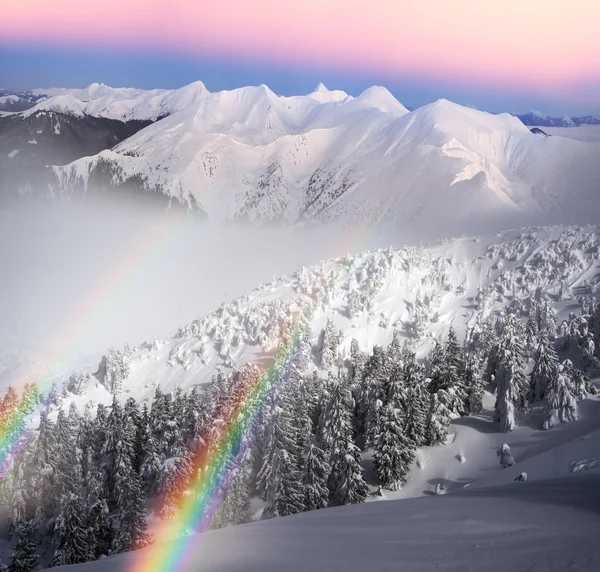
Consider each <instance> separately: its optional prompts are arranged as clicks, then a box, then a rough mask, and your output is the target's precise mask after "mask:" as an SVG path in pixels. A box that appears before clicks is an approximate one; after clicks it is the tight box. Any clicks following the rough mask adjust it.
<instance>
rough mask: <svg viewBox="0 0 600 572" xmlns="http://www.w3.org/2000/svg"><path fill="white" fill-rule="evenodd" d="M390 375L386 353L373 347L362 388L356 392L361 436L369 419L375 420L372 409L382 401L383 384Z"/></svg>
mask: <svg viewBox="0 0 600 572" xmlns="http://www.w3.org/2000/svg"><path fill="white" fill-rule="evenodd" d="M390 373H391V371H390V370H389V367H388V364H387V363H386V355H385V352H384V351H383V349H382V348H381V346H373V353H372V354H371V356H370V357H369V358H368V359H367V361H366V363H365V367H364V371H363V375H362V379H361V382H360V386H359V387H358V388H357V390H356V391H355V400H356V430H357V433H358V434H359V435H360V434H365V432H366V430H367V424H368V421H367V419H368V418H370V419H371V420H372V419H373V411H372V410H371V409H372V408H373V407H374V406H375V404H376V402H377V400H380V401H382V399H383V384H384V383H385V382H386V381H387V380H388V379H389V374H390ZM370 410H371V412H370V414H369V411H370ZM369 422H370V421H369Z"/></svg>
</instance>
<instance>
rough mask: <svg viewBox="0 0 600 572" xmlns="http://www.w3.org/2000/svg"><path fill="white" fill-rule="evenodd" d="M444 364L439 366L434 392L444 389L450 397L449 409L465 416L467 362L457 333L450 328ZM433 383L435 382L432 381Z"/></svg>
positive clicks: (433, 385)
mask: <svg viewBox="0 0 600 572" xmlns="http://www.w3.org/2000/svg"><path fill="white" fill-rule="evenodd" d="M442 355H443V362H442V364H441V365H440V366H437V368H436V371H435V374H436V381H435V382H434V383H433V384H432V391H438V390H439V389H443V390H444V391H445V392H446V393H447V394H448V396H449V399H450V402H449V403H448V408H449V409H450V411H452V412H453V413H456V414H457V415H464V414H465V403H466V401H467V393H466V389H465V386H464V377H465V361H464V358H463V354H462V349H461V347H460V344H459V343H458V338H457V337H456V332H455V331H454V328H452V326H450V329H449V330H448V337H447V339H446V344H445V345H444V351H443V354H442ZM432 381H433V380H432Z"/></svg>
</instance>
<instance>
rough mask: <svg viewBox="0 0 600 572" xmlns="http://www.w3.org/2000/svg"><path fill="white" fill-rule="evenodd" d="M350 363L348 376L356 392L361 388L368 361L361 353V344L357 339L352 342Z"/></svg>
mask: <svg viewBox="0 0 600 572" xmlns="http://www.w3.org/2000/svg"><path fill="white" fill-rule="evenodd" d="M348 361H349V363H348V375H349V377H350V383H351V385H352V390H353V391H355V389H356V388H358V387H359V386H360V381H361V379H362V375H363V371H364V369H365V364H366V361H367V356H366V354H365V353H364V352H363V351H361V349H360V344H359V343H358V340H357V339H356V338H352V341H351V342H350V358H349V360H348Z"/></svg>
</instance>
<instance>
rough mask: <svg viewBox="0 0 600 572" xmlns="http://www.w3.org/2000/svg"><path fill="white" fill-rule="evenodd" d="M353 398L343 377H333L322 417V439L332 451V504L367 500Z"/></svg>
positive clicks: (328, 450)
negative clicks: (355, 430) (353, 430)
mask: <svg viewBox="0 0 600 572" xmlns="http://www.w3.org/2000/svg"><path fill="white" fill-rule="evenodd" d="M352 410H353V400H352V397H351V395H350V392H349V390H348V387H347V384H346V383H344V381H343V380H340V379H337V380H332V382H331V388H330V394H329V400H328V402H327V403H326V404H325V405H324V407H323V412H322V415H321V420H320V436H321V442H322V443H323V446H324V448H325V450H326V451H327V452H328V453H329V462H330V465H331V471H330V473H329V479H328V488H329V504H330V505H331V506H339V505H343V504H349V503H359V502H363V501H364V499H365V498H366V496H367V493H368V487H367V484H366V483H365V481H364V479H363V476H362V467H361V466H360V461H361V455H360V449H359V448H358V447H357V446H356V445H355V444H354V442H353V437H352V427H353V423H352Z"/></svg>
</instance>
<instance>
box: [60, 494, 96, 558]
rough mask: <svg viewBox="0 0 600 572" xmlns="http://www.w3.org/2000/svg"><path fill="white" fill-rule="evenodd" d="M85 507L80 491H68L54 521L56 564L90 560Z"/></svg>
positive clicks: (62, 499)
mask: <svg viewBox="0 0 600 572" xmlns="http://www.w3.org/2000/svg"><path fill="white" fill-rule="evenodd" d="M88 541H89V537H88V533H87V522H86V514H85V509H84V507H83V502H82V500H81V496H80V495H79V493H72V492H66V493H65V494H64V496H63V497H62V498H61V512H60V514H59V515H58V517H57V518H56V521H55V523H54V557H53V560H52V562H53V564H54V566H65V565H68V564H78V563H80V562H87V561H88V560H89V556H90V554H89V548H88Z"/></svg>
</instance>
